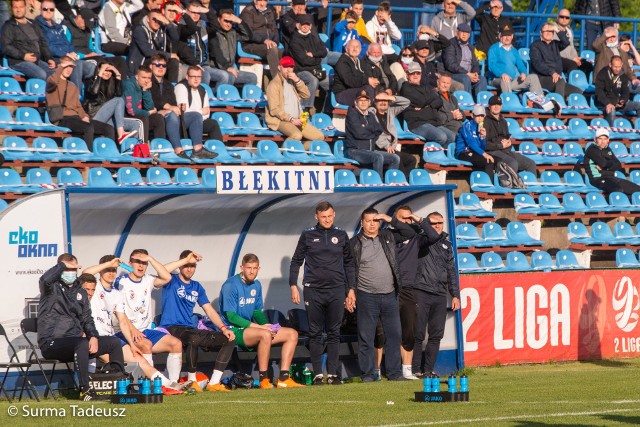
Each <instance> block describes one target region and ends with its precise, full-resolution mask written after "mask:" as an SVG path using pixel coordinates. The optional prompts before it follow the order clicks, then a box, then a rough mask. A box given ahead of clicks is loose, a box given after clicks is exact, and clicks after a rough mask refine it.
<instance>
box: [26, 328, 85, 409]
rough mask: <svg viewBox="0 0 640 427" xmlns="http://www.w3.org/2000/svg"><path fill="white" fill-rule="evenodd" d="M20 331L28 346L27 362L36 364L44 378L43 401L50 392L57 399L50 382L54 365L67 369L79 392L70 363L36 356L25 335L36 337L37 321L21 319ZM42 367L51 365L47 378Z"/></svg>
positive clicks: (35, 351) (53, 372) (34, 346)
mask: <svg viewBox="0 0 640 427" xmlns="http://www.w3.org/2000/svg"><path fill="white" fill-rule="evenodd" d="M20 330H21V331H22V336H23V337H24V339H25V340H26V341H27V345H28V346H29V348H28V349H27V352H30V353H29V355H28V356H27V361H28V362H29V363H31V364H32V365H36V364H37V365H38V369H40V373H41V374H42V376H43V377H44V380H45V382H46V384H47V388H46V389H45V392H44V397H45V399H46V398H47V395H48V394H49V392H51V395H52V396H53V398H54V399H57V398H56V395H55V394H54V393H53V387H51V382H52V381H53V375H54V374H55V372H56V365H58V364H60V363H64V364H65V366H66V367H67V371H68V372H69V374H71V378H72V379H73V387H74V388H75V389H76V390H79V389H80V388H79V387H78V383H77V382H76V379H75V375H74V372H73V369H71V367H70V366H69V363H72V362H63V361H62V360H58V359H46V358H44V357H43V356H42V355H39V354H38V347H37V346H36V345H34V344H33V342H32V341H31V340H30V339H29V336H28V335H27V334H29V333H33V334H36V335H37V334H38V319H37V318H35V317H32V318H25V319H22V321H21V322H20ZM42 365H52V366H51V375H49V376H47V374H46V372H45V370H44V367H43V366H42ZM56 390H57V391H58V394H59V393H60V390H61V389H60V388H58V389H56Z"/></svg>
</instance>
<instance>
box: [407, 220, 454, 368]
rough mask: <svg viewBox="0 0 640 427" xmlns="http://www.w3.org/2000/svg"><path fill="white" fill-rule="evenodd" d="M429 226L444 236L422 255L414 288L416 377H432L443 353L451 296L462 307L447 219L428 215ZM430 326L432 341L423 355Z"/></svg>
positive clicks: (452, 302)
mask: <svg viewBox="0 0 640 427" xmlns="http://www.w3.org/2000/svg"><path fill="white" fill-rule="evenodd" d="M427 219H428V220H429V223H430V224H431V226H432V227H433V228H434V230H435V231H436V232H437V233H438V234H439V235H440V238H439V239H438V241H437V242H435V243H433V244H432V245H430V246H429V247H428V248H427V249H426V250H423V251H421V252H420V258H419V259H418V274H417V275H416V282H415V286H414V295H415V298H416V302H417V305H418V306H417V313H418V315H417V318H416V325H415V343H414V346H415V347H414V348H415V349H416V350H414V352H413V361H412V370H413V373H414V374H425V375H427V374H429V373H431V372H433V367H434V365H435V363H436V358H437V357H438V352H439V351H440V340H442V337H443V336H444V324H445V321H446V320H447V294H449V295H451V297H452V299H451V309H452V310H453V311H456V310H458V309H459V308H460V287H459V286H458V275H457V274H456V265H455V262H454V259H453V246H452V244H451V241H450V240H449V239H448V237H449V234H448V233H445V232H444V231H443V225H444V217H443V216H442V214H440V213H438V212H432V213H430V214H429V215H428V216H427ZM427 324H428V325H429V339H428V341H427V345H426V348H425V351H424V358H423V352H422V342H423V341H424V338H425V331H426V327H427Z"/></svg>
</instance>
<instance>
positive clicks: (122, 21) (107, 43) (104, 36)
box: [98, 0, 137, 56]
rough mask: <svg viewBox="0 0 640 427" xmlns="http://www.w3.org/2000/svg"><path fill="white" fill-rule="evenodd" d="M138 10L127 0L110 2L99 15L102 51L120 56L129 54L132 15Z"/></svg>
mask: <svg viewBox="0 0 640 427" xmlns="http://www.w3.org/2000/svg"><path fill="white" fill-rule="evenodd" d="M136 10H137V8H136V7H135V6H134V5H133V4H132V3H126V2H125V0H109V1H108V2H107V3H105V5H104V7H103V8H102V10H101V11H100V13H99V14H98V18H99V24H98V25H100V38H101V42H102V50H103V51H104V52H107V53H112V54H114V55H118V56H124V55H127V54H128V53H129V45H130V44H131V37H132V32H133V27H132V26H131V14H132V13H133V12H135V11H136Z"/></svg>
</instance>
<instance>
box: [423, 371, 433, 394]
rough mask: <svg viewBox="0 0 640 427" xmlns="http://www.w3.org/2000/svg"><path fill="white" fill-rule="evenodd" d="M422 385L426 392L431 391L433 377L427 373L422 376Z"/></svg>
mask: <svg viewBox="0 0 640 427" xmlns="http://www.w3.org/2000/svg"><path fill="white" fill-rule="evenodd" d="M422 386H423V390H422V391H424V392H425V393H431V378H430V377H429V375H425V376H424V377H423V378H422Z"/></svg>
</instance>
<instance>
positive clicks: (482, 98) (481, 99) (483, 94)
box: [476, 90, 493, 106]
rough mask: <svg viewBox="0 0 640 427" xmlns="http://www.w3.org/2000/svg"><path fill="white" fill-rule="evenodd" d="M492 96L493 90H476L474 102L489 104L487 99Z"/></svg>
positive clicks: (483, 104)
mask: <svg viewBox="0 0 640 427" xmlns="http://www.w3.org/2000/svg"><path fill="white" fill-rule="evenodd" d="M492 96H493V92H489V91H488V90H483V91H480V92H478V94H477V95H476V103H477V104H479V105H482V106H488V105H489V99H490V98H491V97H492Z"/></svg>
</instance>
